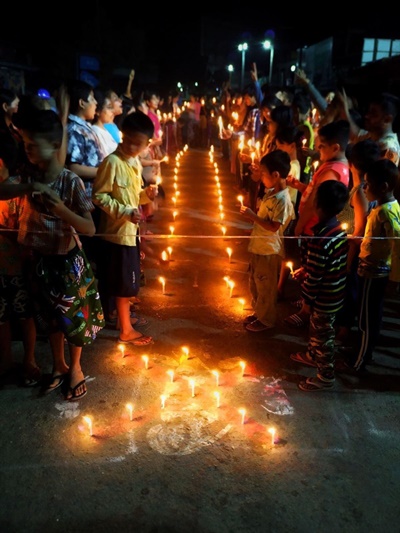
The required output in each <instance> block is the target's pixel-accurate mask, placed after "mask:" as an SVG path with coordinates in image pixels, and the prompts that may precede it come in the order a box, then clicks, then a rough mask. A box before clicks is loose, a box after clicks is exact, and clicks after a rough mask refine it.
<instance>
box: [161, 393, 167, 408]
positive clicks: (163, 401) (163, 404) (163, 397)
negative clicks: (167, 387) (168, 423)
mask: <svg viewBox="0 0 400 533" xmlns="http://www.w3.org/2000/svg"><path fill="white" fill-rule="evenodd" d="M166 399H167V397H166V396H165V394H161V396H160V400H161V409H164V407H165V400H166Z"/></svg>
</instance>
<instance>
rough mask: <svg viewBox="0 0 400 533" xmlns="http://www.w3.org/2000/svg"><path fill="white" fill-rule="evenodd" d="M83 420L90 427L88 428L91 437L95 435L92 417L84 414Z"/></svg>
mask: <svg viewBox="0 0 400 533" xmlns="http://www.w3.org/2000/svg"><path fill="white" fill-rule="evenodd" d="M83 420H84V421H85V422H86V424H87V427H88V430H89V435H90V436H91V437H93V422H92V419H91V418H90V416H84V417H83Z"/></svg>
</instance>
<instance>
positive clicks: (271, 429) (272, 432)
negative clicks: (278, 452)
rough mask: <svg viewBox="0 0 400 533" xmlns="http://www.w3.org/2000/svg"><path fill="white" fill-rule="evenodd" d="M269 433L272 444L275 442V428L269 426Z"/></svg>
mask: <svg viewBox="0 0 400 533" xmlns="http://www.w3.org/2000/svg"><path fill="white" fill-rule="evenodd" d="M268 431H269V433H271V444H272V446H273V445H274V444H275V431H276V430H275V428H269V429H268Z"/></svg>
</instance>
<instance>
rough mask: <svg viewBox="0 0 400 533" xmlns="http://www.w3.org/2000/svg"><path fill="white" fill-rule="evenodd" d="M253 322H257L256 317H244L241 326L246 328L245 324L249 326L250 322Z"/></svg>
mask: <svg viewBox="0 0 400 533" xmlns="http://www.w3.org/2000/svg"><path fill="white" fill-rule="evenodd" d="M254 320H257V316H256V315H248V316H246V318H245V319H244V320H243V326H247V324H250V323H251V322H254Z"/></svg>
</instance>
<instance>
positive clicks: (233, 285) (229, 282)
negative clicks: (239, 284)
mask: <svg viewBox="0 0 400 533" xmlns="http://www.w3.org/2000/svg"><path fill="white" fill-rule="evenodd" d="M228 285H229V298H232V296H233V289H234V287H235V282H234V281H232V280H231V279H229V280H228Z"/></svg>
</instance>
